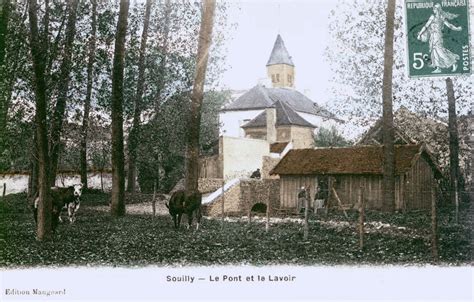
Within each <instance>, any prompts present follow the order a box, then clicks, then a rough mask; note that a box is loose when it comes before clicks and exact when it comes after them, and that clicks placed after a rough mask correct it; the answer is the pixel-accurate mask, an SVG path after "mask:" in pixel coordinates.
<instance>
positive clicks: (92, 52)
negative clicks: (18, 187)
mask: <svg viewBox="0 0 474 302" xmlns="http://www.w3.org/2000/svg"><path fill="white" fill-rule="evenodd" d="M91 4H92V8H91V19H92V20H91V34H90V39H89V50H88V51H89V52H88V57H87V88H86V99H85V100H84V113H83V117H82V128H81V151H80V152H81V154H80V161H81V162H80V169H81V183H82V184H83V185H84V188H86V189H87V136H88V134H89V133H88V130H89V129H88V128H89V115H90V110H91V99H92V87H93V81H94V63H95V61H96V58H95V56H96V49H97V0H92V1H91Z"/></svg>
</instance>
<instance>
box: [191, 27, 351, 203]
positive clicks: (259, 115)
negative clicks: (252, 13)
mask: <svg viewBox="0 0 474 302" xmlns="http://www.w3.org/2000/svg"><path fill="white" fill-rule="evenodd" d="M266 68H267V76H268V79H269V80H270V82H271V87H266V86H265V85H262V84H257V85H256V86H254V87H252V88H251V89H249V90H248V91H246V92H244V93H243V94H242V95H240V96H239V97H237V98H236V99H234V100H233V101H231V102H230V103H228V104H226V105H225V106H224V107H223V108H222V109H221V111H220V113H219V122H220V129H219V133H220V139H219V154H217V155H214V156H211V157H204V158H201V161H200V177H201V185H200V187H201V188H202V189H201V191H203V193H210V194H209V195H205V197H204V200H203V203H208V204H209V205H211V204H216V208H218V207H217V203H219V200H220V198H221V195H222V189H219V190H220V191H219V190H218V189H216V191H215V192H213V190H214V189H215V186H214V185H217V186H222V184H223V183H225V185H224V190H225V192H226V193H225V200H226V202H225V205H226V212H227V211H229V212H238V211H239V209H242V205H241V203H242V199H245V198H244V197H243V196H249V194H248V192H244V191H245V190H247V189H249V188H250V187H252V185H250V187H249V182H250V184H251V183H252V181H253V180H249V176H250V175H251V173H252V172H253V171H255V170H256V169H260V171H261V172H262V181H265V180H268V181H269V182H268V184H269V185H270V186H271V187H273V191H275V193H276V195H275V198H277V195H278V194H277V190H278V187H277V186H278V181H276V182H275V178H278V176H270V175H269V172H270V170H271V169H272V168H273V167H274V166H275V165H276V164H277V163H278V161H279V160H280V159H281V158H282V157H283V156H284V155H285V154H286V153H287V152H288V151H289V150H291V149H302V148H312V147H313V144H314V134H315V132H316V131H318V129H319V127H321V126H324V127H325V128H329V127H331V126H332V125H337V124H339V123H341V122H342V121H341V120H339V119H338V118H336V117H335V116H334V114H332V113H331V112H329V111H328V110H326V109H325V108H323V107H322V106H320V105H318V104H316V103H315V102H313V101H312V100H311V99H309V98H308V97H307V96H305V95H304V94H303V93H301V92H299V91H297V90H296V89H295V79H296V78H295V64H294V63H293V60H292V58H291V56H290V54H289V52H288V50H287V49H286V47H285V43H284V42H283V39H282V37H281V36H280V35H278V36H277V38H276V41H275V44H274V46H273V50H272V52H271V54H270V58H269V59H268V62H267V64H266ZM262 181H260V182H262ZM213 184H214V185H213ZM254 185H256V186H260V187H262V183H259V184H256V183H255V184H254ZM263 187H265V186H263ZM244 188H247V189H244ZM252 190H253V193H252V194H250V195H255V194H258V192H256V191H255V190H256V189H255V188H253V189H252ZM263 190H267V194H264V195H267V198H268V196H269V195H271V193H269V191H270V189H268V186H267V187H266V189H263ZM228 195H229V196H228ZM231 200H234V202H231ZM239 204H240V205H239ZM248 206H249V205H247V206H244V208H245V207H248ZM250 206H251V205H250ZM211 207H212V206H211ZM227 207H229V208H227ZM211 212H212V211H211Z"/></svg>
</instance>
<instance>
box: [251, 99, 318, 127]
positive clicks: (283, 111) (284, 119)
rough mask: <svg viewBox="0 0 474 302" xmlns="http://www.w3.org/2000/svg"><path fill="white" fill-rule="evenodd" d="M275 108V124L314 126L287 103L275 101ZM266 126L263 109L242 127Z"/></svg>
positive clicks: (265, 114) (265, 115)
mask: <svg viewBox="0 0 474 302" xmlns="http://www.w3.org/2000/svg"><path fill="white" fill-rule="evenodd" d="M274 107H275V109H276V123H275V125H276V126H300V127H309V128H315V126H314V125H313V124H311V123H309V122H308V121H306V120H305V119H304V118H302V117H301V116H299V115H298V113H296V112H295V111H294V110H293V109H291V108H290V107H289V106H288V105H287V104H285V103H284V102H281V101H276V102H275V104H274ZM266 126H267V113H266V111H263V112H262V113H260V114H259V115H257V116H256V117H255V118H254V119H253V120H251V121H250V122H248V123H246V124H245V125H243V126H242V128H244V129H245V128H260V127H266Z"/></svg>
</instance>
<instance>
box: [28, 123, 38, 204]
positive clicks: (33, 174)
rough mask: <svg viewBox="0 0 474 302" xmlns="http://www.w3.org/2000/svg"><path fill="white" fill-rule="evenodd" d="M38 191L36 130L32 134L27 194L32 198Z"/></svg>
mask: <svg viewBox="0 0 474 302" xmlns="http://www.w3.org/2000/svg"><path fill="white" fill-rule="evenodd" d="M37 192H38V137H37V132H36V131H35V133H34V134H33V145H32V146H31V171H30V183H29V185H28V195H29V197H31V198H33V197H34V196H35V195H36V193H37Z"/></svg>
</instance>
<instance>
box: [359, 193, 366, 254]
mask: <svg viewBox="0 0 474 302" xmlns="http://www.w3.org/2000/svg"><path fill="white" fill-rule="evenodd" d="M364 222H365V200H364V188H363V187H362V186H361V187H360V188H359V248H360V250H363V249H364Z"/></svg>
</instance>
